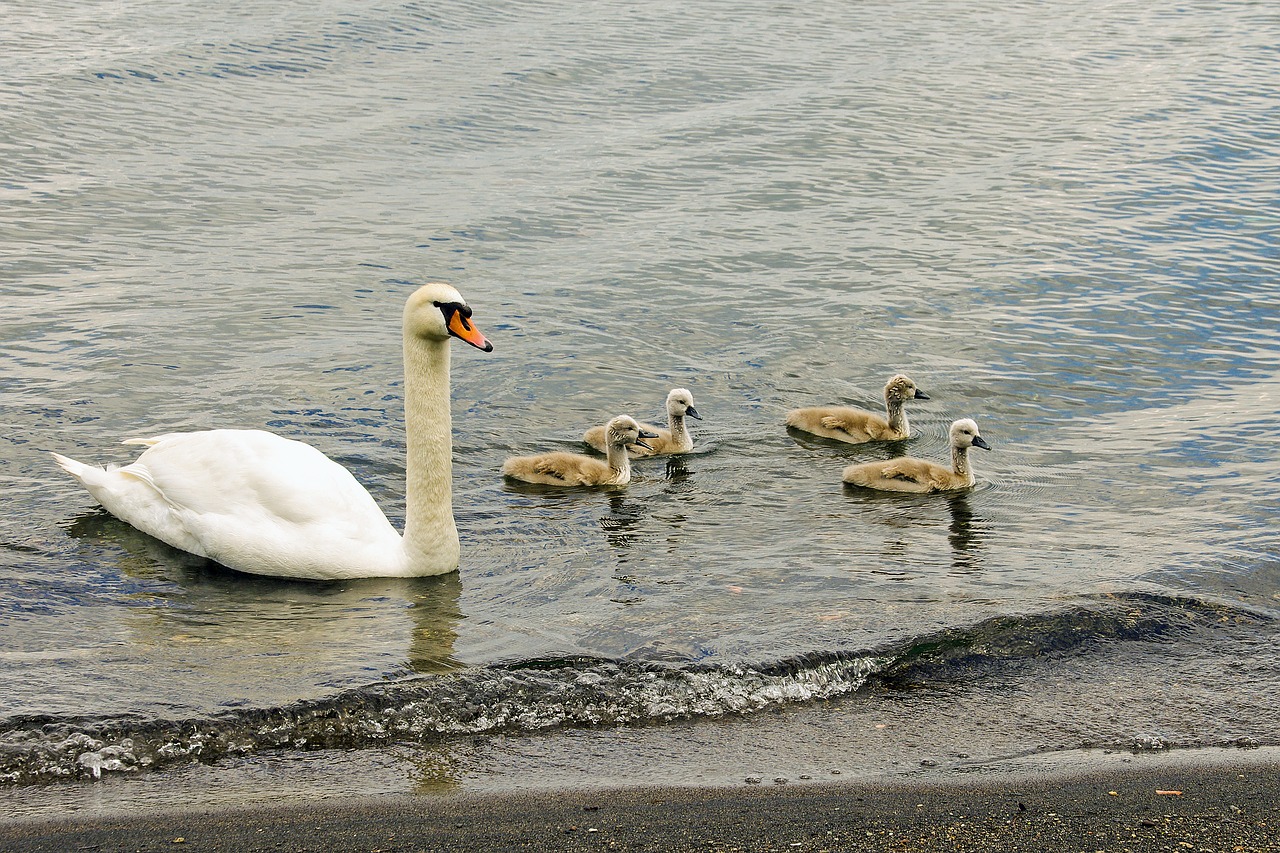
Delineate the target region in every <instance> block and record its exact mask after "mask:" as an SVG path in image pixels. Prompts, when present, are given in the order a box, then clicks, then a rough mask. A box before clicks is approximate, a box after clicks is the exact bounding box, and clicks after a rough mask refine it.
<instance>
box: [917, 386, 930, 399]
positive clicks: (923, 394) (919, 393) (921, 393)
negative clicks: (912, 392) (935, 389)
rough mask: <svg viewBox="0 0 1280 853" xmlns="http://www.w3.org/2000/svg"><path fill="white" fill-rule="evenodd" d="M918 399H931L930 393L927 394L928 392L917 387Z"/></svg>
mask: <svg viewBox="0 0 1280 853" xmlns="http://www.w3.org/2000/svg"><path fill="white" fill-rule="evenodd" d="M916 399H917V400H928V399H929V395H928V394H926V393H924V392H923V391H921V390H920V389H919V388H917V389H916Z"/></svg>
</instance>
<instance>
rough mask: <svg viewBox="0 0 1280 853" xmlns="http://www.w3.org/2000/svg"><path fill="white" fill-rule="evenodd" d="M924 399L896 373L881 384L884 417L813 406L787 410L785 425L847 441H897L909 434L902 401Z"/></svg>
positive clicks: (914, 386) (869, 413)
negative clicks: (882, 388)
mask: <svg viewBox="0 0 1280 853" xmlns="http://www.w3.org/2000/svg"><path fill="white" fill-rule="evenodd" d="M928 399H929V395H928V394H926V393H924V392H923V391H921V390H920V389H919V388H917V387H916V383H914V382H912V381H911V379H910V377H907V376H904V375H903V374H901V373H899V374H898V375H897V376H894V377H892V378H890V379H889V381H888V382H886V383H885V386H884V408H885V415H886V417H883V418H882V417H880V416H879V415H875V414H872V413H871V412H864V411H862V410H861V409H851V408H849V407H847V406H815V407H813V408H808V409H793V410H792V411H790V412H788V413H787V426H789V427H794V428H795V429H798V430H802V431H804V432H811V433H813V434H814V435H820V436H822V437H823V438H833V439H835V440H836V441H845V442H848V443H849V444H862V443H863V442H867V441H897V440H900V439H904V438H910V437H911V425H910V424H909V423H907V412H906V410H905V409H904V408H903V406H904V404H905V403H906V402H907V401H908V400H928Z"/></svg>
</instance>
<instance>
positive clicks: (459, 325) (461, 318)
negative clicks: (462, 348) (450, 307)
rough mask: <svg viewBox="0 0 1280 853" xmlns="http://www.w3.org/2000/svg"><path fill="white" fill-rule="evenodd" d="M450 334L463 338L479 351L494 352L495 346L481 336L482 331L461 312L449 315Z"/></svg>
mask: <svg viewBox="0 0 1280 853" xmlns="http://www.w3.org/2000/svg"><path fill="white" fill-rule="evenodd" d="M449 334H451V335H453V336H454V337H455V338H461V339H462V340H464V341H466V342H467V343H469V344H471V345H472V346H473V347H475V348H476V349H478V350H484V351H485V352H493V344H491V343H489V341H488V340H487V339H486V338H485V336H484V335H482V334H480V330H479V329H477V328H476V327H475V326H474V325H473V324H472V323H471V318H470V317H467V316H466V315H464V314H463V313H462V312H461V311H454V312H453V313H452V314H450V315H449Z"/></svg>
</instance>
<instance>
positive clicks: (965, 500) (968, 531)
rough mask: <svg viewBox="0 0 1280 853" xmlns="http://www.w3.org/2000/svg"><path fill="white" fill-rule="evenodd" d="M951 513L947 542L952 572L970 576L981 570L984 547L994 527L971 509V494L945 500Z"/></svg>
mask: <svg viewBox="0 0 1280 853" xmlns="http://www.w3.org/2000/svg"><path fill="white" fill-rule="evenodd" d="M946 500H947V504H948V507H949V509H950V510H951V524H950V525H949V527H948V528H947V531H948V535H947V541H948V542H950V543H951V569H952V571H953V572H955V573H956V574H970V573H972V572H977V571H980V570H981V569H982V563H983V559H982V551H983V543H984V542H985V540H986V538H987V536H988V534H989V533H990V532H991V525H990V524H989V523H988V522H987V521H986V519H984V518H983V517H982V516H980V515H976V514H975V513H974V511H973V508H972V507H971V506H970V501H969V494H968V492H961V493H958V494H954V495H947V496H946Z"/></svg>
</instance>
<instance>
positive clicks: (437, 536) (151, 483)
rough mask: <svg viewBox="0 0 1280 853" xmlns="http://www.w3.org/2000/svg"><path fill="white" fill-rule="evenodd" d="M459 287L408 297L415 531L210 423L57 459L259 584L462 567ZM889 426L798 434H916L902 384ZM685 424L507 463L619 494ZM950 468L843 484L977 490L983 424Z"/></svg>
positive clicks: (615, 429)
mask: <svg viewBox="0 0 1280 853" xmlns="http://www.w3.org/2000/svg"><path fill="white" fill-rule="evenodd" d="M471 314H472V312H471V308H470V306H468V305H467V303H466V301H465V300H464V299H463V298H462V295H461V294H460V293H458V291H457V290H455V289H454V288H453V287H451V286H449V285H447V284H442V283H432V284H426V285H423V286H422V287H420V288H418V289H417V290H416V291H414V292H413V293H412V294H411V295H410V296H409V298H408V300H407V302H406V303H405V308H404V314H403V327H402V340H403V355H404V372H405V392H404V402H405V435H406V453H407V458H406V461H405V500H406V507H405V525H404V532H403V534H401V533H399V532H397V531H396V529H395V528H394V527H393V526H392V525H391V522H390V521H388V520H387V517H386V515H384V514H383V512H382V510H381V509H379V508H378V505H377V503H376V501H374V499H373V497H372V496H371V495H370V494H369V492H368V491H367V490H366V489H365V488H364V487H363V486H361V485H360V484H359V483H358V482H357V481H356V479H355V477H353V476H352V475H351V472H350V471H348V470H347V469H346V468H343V467H342V466H341V465H339V464H337V463H336V462H334V461H332V460H331V459H329V458H328V457H326V456H325V455H324V454H323V453H321V452H320V451H318V450H316V449H315V448H314V447H311V446H310V445H308V444H304V443H302V442H300V441H294V440H292V439H287V438H284V437H282V436H279V435H275V434H274V433H270V432H265V431H262V430H236V429H215V430H203V431H198V432H185V433H168V434H165V435H159V436H155V437H150V438H131V439H128V440H126V441H125V442H124V443H125V444H132V445H141V446H144V447H146V450H144V451H143V452H142V454H141V455H140V456H139V457H138V458H137V459H136V460H135V461H134V462H132V463H131V464H128V465H124V466H115V465H109V466H107V467H106V468H100V467H98V466H95V465H87V464H85V463H83V462H77V461H76V460H74V459H70V458H68V457H66V456H63V455H61V454H57V453H54V454H53V457H54V459H55V460H56V462H57V463H58V465H60V466H61V467H62V468H63V469H64V470H66V471H67V472H68V473H69V474H71V475H72V476H73V477H75V478H76V479H77V480H79V481H80V483H81V484H82V485H83V486H84V487H85V488H86V489H87V490H88V491H89V493H90V494H91V495H92V496H93V498H94V499H95V500H97V501H98V503H99V504H101V505H102V506H103V507H104V508H105V509H106V510H107V511H108V512H110V513H111V514H112V515H114V516H116V517H117V518H119V519H121V520H122V521H125V522H127V523H129V524H131V525H133V526H134V527H136V528H137V529H138V530H141V531H142V532H144V533H147V534H149V535H151V536H154V537H155V538H157V539H159V540H161V541H162V542H165V543H167V544H169V545H171V546H173V547H175V548H179V549H181V550H183V551H188V552H190V553H192V554H196V555H197V556H201V557H207V558H208V559H211V560H214V561H216V562H218V563H220V564H222V565H224V566H227V567H228V568H232V569H236V570H237V571H241V572H246V573H249V574H258V575H270V576H274V577H283V578H298V579H308V580H340V579H347V578H357V577H416V576H424V575H438V574H444V573H446V572H451V571H454V570H455V569H457V567H458V563H459V553H460V549H459V543H458V531H457V527H456V525H455V524H454V520H453V504H452V484H451V480H452V466H453V462H452V425H451V421H450V411H449V354H450V349H449V339H450V338H458V339H459V340H462V341H464V342H465V343H467V344H470V345H471V346H473V347H475V348H476V349H479V350H481V351H483V352H491V351H492V350H493V345H492V344H490V343H489V341H488V340H487V339H486V338H485V336H484V335H483V334H482V333H481V332H480V330H479V329H478V328H476V327H475V326H474V325H473V324H472V322H471ZM884 398H885V410H886V417H883V418H882V417H880V416H879V415H875V414H872V413H870V412H863V411H860V410H857V409H851V408H847V407H836V406H832V407H815V408H807V409H796V410H794V411H792V412H790V413H789V414H788V415H787V417H786V424H787V426H789V427H791V428H793V429H797V430H801V431H805V432H809V433H812V434H814V435H819V436H823V437H826V438H831V439H834V440H837V441H842V442H846V443H853V444H861V443H866V442H871V441H885V440H902V439H906V438H908V437H909V436H910V425H909V424H908V422H907V416H906V412H905V410H904V408H903V407H904V404H905V403H906V402H907V401H908V400H927V399H929V397H928V395H926V394H925V393H924V392H923V391H921V390H920V389H919V388H918V387H916V384H915V383H914V382H913V381H912V380H911V379H910V378H909V377H907V376H904V375H902V374H898V375H896V376H894V377H892V378H891V379H890V380H889V381H888V383H887V384H886V385H885V389H884ZM685 418H694V419H696V420H701V419H702V417H701V415H699V414H698V411H697V409H696V408H695V407H694V402H693V395H692V394H691V393H690V392H689V390H688V389H685V388H675V389H672V390H671V392H670V393H669V394H668V395H667V426H666V427H665V428H663V427H658V426H654V425H651V424H644V423H640V422H638V421H636V420H635V419H634V418H632V417H630V416H628V415H618V416H616V417H614V418H612V419H611V420H610V421H609V422H608V423H607V424H605V425H603V426H597V427H593V428H591V429H588V430H587V431H586V432H585V433H584V434H583V442H584V443H585V444H587V445H589V446H591V447H593V448H594V449H596V450H598V451H600V452H602V453H604V454H605V458H604V459H603V460H601V459H599V458H597V457H591V456H587V455H585V454H578V453H568V452H564V451H552V452H549V453H541V454H537V455H533V456H516V457H512V458H510V459H507V460H506V462H505V463H504V464H503V466H502V473H503V474H504V475H505V476H507V477H509V478H512V479H516V480H522V481H525V482H531V483H541V484H548V485H556V486H600V485H609V486H621V485H625V484H626V483H627V482H628V481H629V480H630V479H631V460H632V457H636V458H640V457H645V456H654V455H663V454H682V453H689V452H691V451H692V450H693V437H692V436H691V435H690V433H689V430H688V427H687V426H686V424H685ZM950 437H951V459H952V467H951V468H950V469H947V468H946V467H944V466H942V465H938V464H936V463H933V462H929V461H926V460H921V459H913V458H911V457H899V458H896V459H890V460H887V461H882V462H866V463H863V464H860V465H850V466H849V467H848V468H846V469H845V471H844V475H843V481H844V482H845V483H846V484H850V485H856V486H861V487H865V488H871V489H879V490H884V491H898V492H917V493H922V492H931V491H946V490H954V489H965V488H970V487H972V486H973V484H974V475H973V471H972V469H971V468H970V466H969V460H968V449H969V448H970V447H979V448H982V449H984V450H989V449H990V446H989V445H988V444H987V442H986V441H985V440H984V439H983V438H982V436H981V435H980V434H979V432H978V425H977V424H976V423H975V422H974V421H973V420H971V419H968V418H964V419H961V420H958V421H956V422H955V423H953V424H952V425H951V431H950Z"/></svg>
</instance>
